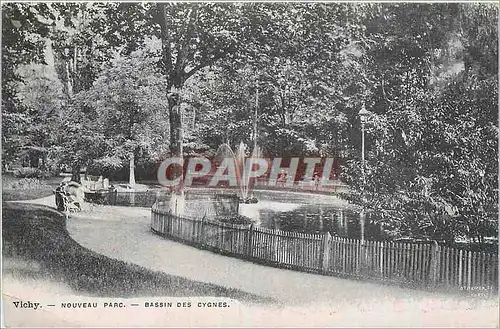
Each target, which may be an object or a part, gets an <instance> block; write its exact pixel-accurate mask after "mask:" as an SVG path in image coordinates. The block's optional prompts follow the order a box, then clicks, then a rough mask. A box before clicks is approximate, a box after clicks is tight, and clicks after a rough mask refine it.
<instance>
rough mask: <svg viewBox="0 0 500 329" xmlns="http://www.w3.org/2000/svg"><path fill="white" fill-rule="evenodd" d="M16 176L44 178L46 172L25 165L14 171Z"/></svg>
mask: <svg viewBox="0 0 500 329" xmlns="http://www.w3.org/2000/svg"><path fill="white" fill-rule="evenodd" d="M14 176H16V177H17V178H42V177H44V173H43V171H42V170H40V169H38V168H32V167H23V168H19V169H17V170H16V171H14Z"/></svg>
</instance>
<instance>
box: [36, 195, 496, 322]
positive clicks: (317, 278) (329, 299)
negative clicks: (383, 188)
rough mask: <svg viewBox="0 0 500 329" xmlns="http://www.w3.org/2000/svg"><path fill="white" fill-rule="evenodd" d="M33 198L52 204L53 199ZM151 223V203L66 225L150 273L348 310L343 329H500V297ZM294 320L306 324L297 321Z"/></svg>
mask: <svg viewBox="0 0 500 329" xmlns="http://www.w3.org/2000/svg"><path fill="white" fill-rule="evenodd" d="M31 203H37V204H45V205H50V206H53V205H54V198H53V197H49V198H43V199H38V200H33V201H31ZM149 225H150V210H149V209H148V208H131V207H116V206H96V207H93V209H92V210H86V211H83V212H81V213H78V214H75V215H72V216H71V217H70V218H69V220H68V222H67V229H68V232H69V234H70V235H71V236H72V237H73V239H75V240H76V241H77V242H78V243H80V244H81V245H82V246H84V247H86V248H88V249H91V250H93V251H95V252H98V253H101V254H103V255H106V256H109V257H112V258H115V259H119V260H123V261H126V262H130V263H135V264H138V265H141V266H144V267H146V268H149V269H152V270H159V271H163V272H165V273H168V274H172V275H179V276H183V277H186V278H189V279H192V280H197V281H203V282H210V283H213V284H217V285H222V286H228V287H232V288H237V289H241V290H243V291H246V292H249V293H254V294H258V295H262V296H269V297H272V298H275V299H277V300H280V301H283V302H284V303H285V304H286V305H288V306H287V307H289V308H290V309H294V310H295V311H293V312H294V313H293V314H294V315H297V314H303V315H304V316H306V315H307V316H308V318H311V317H313V318H314V317H316V316H320V318H321V317H323V318H322V319H324V316H325V315H326V316H328V314H329V316H330V317H332V316H333V317H335V316H340V315H341V314H342V317H343V318H345V320H346V321H347V322H345V323H343V325H344V326H350V325H352V324H355V323H358V324H359V325H369V326H372V325H373V326H378V325H382V326H392V325H397V326H406V325H408V326H452V327H456V326H486V327H496V326H498V301H497V300H493V299H490V300H484V299H478V298H476V299H474V298H470V299H467V300H466V299H463V298H460V299H459V298H452V297H451V296H445V295H438V294H433V293H429V292H423V291H416V290H412V289H405V288H399V287H395V286H386V285H381V284H375V283H367V282H359V281H354V280H348V279H340V278H335V277H330V276H322V275H316V274H309V273H302V272H297V271H292V270H286V269H278V268H273V267H267V266H262V265H258V264H254V263H251V262H248V261H244V260H240V259H236V258H231V257H226V256H222V255H219V254H215V253H212V252H208V251H203V250H199V249H196V248H194V247H190V246H186V245H183V244H181V243H177V242H173V241H170V240H168V239H165V238H163V237H160V236H157V235H155V234H153V233H152V232H151V231H150V226H149ZM353 310H354V311H353ZM359 311H362V312H363V314H364V315H365V316H364V317H363V318H359V319H358V318H356V315H359ZM325 312H326V313H325ZM347 314H351V317H349V318H350V319H351V320H347V318H346V316H347ZM275 315H277V314H276V313H274V315H273V316H275ZM283 316H284V315H281V317H283ZM279 317H280V316H278V318H279ZM285 317H286V316H285ZM352 317H354V318H352ZM363 319H364V320H363ZM282 320H286V319H284V318H283V319H282ZM349 321H351V322H349ZM363 321H364V322H363ZM285 322H286V321H285ZM285 322H284V323H285ZM402 322H403V324H402ZM308 323H309V324H310V322H308ZM321 323H322V325H327V324H326V323H323V322H321ZM363 323H364V324H363ZM288 325H300V324H299V323H297V322H291V323H288ZM336 325H338V324H336ZM340 325H342V324H340Z"/></svg>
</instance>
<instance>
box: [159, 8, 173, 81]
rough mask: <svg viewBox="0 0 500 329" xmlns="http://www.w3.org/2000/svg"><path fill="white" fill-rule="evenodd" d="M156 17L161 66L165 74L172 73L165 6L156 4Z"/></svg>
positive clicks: (168, 27)
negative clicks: (159, 36) (157, 18)
mask: <svg viewBox="0 0 500 329" xmlns="http://www.w3.org/2000/svg"><path fill="white" fill-rule="evenodd" d="M158 16H159V20H158V21H159V23H160V27H161V46H162V47H161V48H162V64H163V69H164V70H165V73H166V74H168V73H169V72H172V66H173V65H172V49H171V43H172V37H171V35H170V26H169V22H168V13H167V4H166V3H159V4H158Z"/></svg>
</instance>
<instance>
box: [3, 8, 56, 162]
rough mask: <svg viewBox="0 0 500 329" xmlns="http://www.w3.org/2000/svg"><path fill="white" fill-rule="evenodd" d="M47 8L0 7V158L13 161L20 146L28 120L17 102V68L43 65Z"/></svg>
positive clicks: (26, 114) (22, 142)
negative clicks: (0, 74)
mask: <svg viewBox="0 0 500 329" xmlns="http://www.w3.org/2000/svg"><path fill="white" fill-rule="evenodd" d="M48 17H49V18H50V13H49V10H48V6H47V4H45V3H38V4H34V5H32V6H27V5H25V4H21V3H7V4H2V158H3V163H4V164H7V163H9V162H11V161H14V160H15V159H16V158H17V156H18V154H19V151H20V149H21V146H22V145H23V144H24V135H25V132H26V129H27V127H28V126H29V122H30V118H29V114H28V113H26V109H25V108H24V107H23V106H22V104H20V102H19V100H18V99H17V92H16V86H17V83H18V82H19V81H21V77H20V76H19V74H18V71H17V69H18V68H19V67H20V66H21V65H25V64H30V63H32V62H34V63H44V60H45V54H44V49H45V47H44V45H45V39H44V38H45V37H46V36H47V35H48V32H49V27H50V23H48V22H47V18H48Z"/></svg>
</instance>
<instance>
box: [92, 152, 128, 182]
mask: <svg viewBox="0 0 500 329" xmlns="http://www.w3.org/2000/svg"><path fill="white" fill-rule="evenodd" d="M125 169H128V167H127V168H126V167H125V165H124V163H123V161H122V159H120V158H118V157H114V156H112V157H109V156H107V157H104V158H101V159H97V160H94V161H93V162H92V163H91V164H90V165H89V166H88V167H87V175H92V176H103V177H107V178H109V179H111V180H123V179H124V178H125V177H126V175H127V174H128V172H127V173H125ZM127 178H128V177H127Z"/></svg>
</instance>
